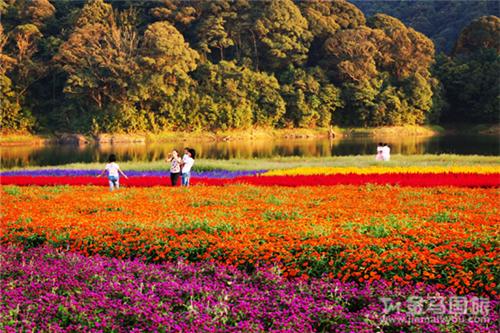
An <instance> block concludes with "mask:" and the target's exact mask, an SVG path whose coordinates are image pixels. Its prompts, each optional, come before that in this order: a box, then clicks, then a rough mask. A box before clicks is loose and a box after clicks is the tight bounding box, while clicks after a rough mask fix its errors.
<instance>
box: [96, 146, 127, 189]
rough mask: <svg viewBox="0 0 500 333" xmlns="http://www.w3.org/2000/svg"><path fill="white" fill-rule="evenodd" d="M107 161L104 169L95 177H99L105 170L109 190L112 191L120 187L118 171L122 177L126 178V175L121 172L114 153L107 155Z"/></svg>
mask: <svg viewBox="0 0 500 333" xmlns="http://www.w3.org/2000/svg"><path fill="white" fill-rule="evenodd" d="M108 161H109V163H108V164H106V167H105V168H104V170H102V172H101V174H100V175H99V176H97V177H101V176H103V175H104V174H105V173H106V172H107V173H108V180H109V190H110V191H113V189H119V188H120V175H119V174H120V173H121V174H122V176H123V177H125V179H128V177H127V175H126V174H124V173H123V171H122V170H121V169H120V166H119V165H118V164H117V163H116V156H115V154H111V155H109V159H108Z"/></svg>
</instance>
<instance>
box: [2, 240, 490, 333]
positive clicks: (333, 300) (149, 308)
mask: <svg viewBox="0 0 500 333" xmlns="http://www.w3.org/2000/svg"><path fill="white" fill-rule="evenodd" d="M0 258H1V260H2V265H1V266H0V288H1V289H0V290H2V298H1V302H0V317H1V318H2V321H1V322H0V328H1V329H2V331H4V332H18V331H32V330H35V331H54V332H100V331H116V332H145V331H148V332H149V331H151V332H153V331H154V332H157V331H167V332H315V331H327V332H353V331H354V332H361V331H362V332H379V331H380V327H384V331H385V330H386V329H387V331H408V329H409V328H410V327H411V328H412V330H415V331H423V332H443V331H460V332H492V331H496V330H497V329H498V327H497V326H496V325H497V322H498V319H499V315H498V312H497V311H496V310H495V309H497V307H498V300H490V304H489V305H490V308H491V310H490V312H489V314H488V315H487V316H486V317H484V319H488V321H485V322H476V323H475V322H473V321H464V322H460V323H457V324H456V323H453V322H452V321H450V322H445V323H434V322H427V323H426V322H425V321H423V323H411V324H408V323H407V321H406V320H407V319H408V313H407V312H403V311H399V312H398V311H395V312H392V313H391V312H389V313H385V310H386V309H385V306H384V303H383V302H381V301H380V297H385V298H390V299H392V300H394V301H401V302H402V304H405V303H404V300H405V299H406V298H407V297H408V296H418V295H436V293H437V289H436V288H435V287H433V286H429V285H424V284H418V285H413V286H411V285H408V286H404V287H398V286H394V285H391V284H389V283H387V282H384V281H379V282H374V283H371V284H361V285H359V284H355V283H342V282H340V281H338V280H331V279H326V278H321V279H311V280H310V281H308V282H307V283H306V282H303V281H299V280H285V279H284V278H282V277H281V276H279V275H276V274H274V273H272V272H271V270H269V269H264V268H260V269H258V270H257V271H256V272H254V273H253V274H251V275H249V274H246V273H244V272H241V271H239V270H237V269H236V268H234V267H231V266H222V265H217V264H212V263H199V264H187V263H185V262H182V261H179V262H177V263H164V264H146V263H144V262H142V261H140V260H120V259H113V258H105V257H101V256H92V257H84V256H81V255H78V254H73V253H67V252H60V251H58V250H54V249H53V248H49V247H38V248H32V249H29V250H26V251H23V250H22V249H21V248H17V247H9V246H3V245H2V246H0ZM440 295H442V296H445V297H448V296H452V295H448V294H447V293H443V292H441V294H440ZM473 296H474V295H466V296H465V297H466V298H467V300H469V301H472V300H473V299H474V298H473ZM431 316H432V315H431ZM384 320H385V321H384ZM495 327H496V328H495Z"/></svg>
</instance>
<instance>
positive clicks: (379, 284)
mask: <svg viewBox="0 0 500 333" xmlns="http://www.w3.org/2000/svg"><path fill="white" fill-rule="evenodd" d="M420 171H421V172H419V171H418V170H417V169H415V168H411V167H406V168H397V169H396V168H380V167H379V168H309V169H304V168H300V169H299V168H297V169H285V170H269V171H266V170H256V171H222V170H214V171H204V172H200V173H198V174H194V175H193V184H194V185H197V186H192V187H190V188H181V187H176V188H172V187H170V186H158V185H168V184H169V182H170V180H169V178H168V173H165V172H162V171H137V172H135V171H128V172H127V174H128V175H129V176H130V179H129V180H126V179H121V182H122V183H123V184H124V185H125V186H126V187H128V188H124V189H122V190H120V191H117V192H109V190H108V189H107V188H106V187H104V186H107V183H106V179H102V178H96V177H95V176H94V175H95V174H96V173H97V172H98V171H96V170H64V169H50V170H49V169H42V170H20V171H9V172H2V173H1V174H0V177H1V183H2V185H1V187H0V191H1V197H2V205H1V210H0V217H1V219H0V259H1V261H2V262H3V263H5V264H3V265H2V266H1V268H0V276H1V278H0V279H1V281H0V283H1V288H2V290H4V293H3V294H2V296H1V297H2V298H1V300H2V302H1V303H0V318H2V320H1V323H0V329H1V330H3V331H6V332H17V331H22V330H25V331H28V330H29V331H30V330H32V329H35V330H41V331H82V332H83V331H95V332H100V331H115V332H131V331H137V332H140V331H164V332H210V331H213V332H231V331H234V332H242V331H245V332H264V331H265V332H268V331H276V332H278V331H279V332H284V331H286V332H309V331H320V332H386V331H387V332H393V331H395V332H400V331H404V332H491V331H495V330H496V328H498V327H497V325H498V292H499V287H498V285H497V282H498V280H499V277H500V276H499V275H500V274H499V268H498V267H500V266H499V259H500V251H499V249H498V225H499V223H500V217H499V214H498V209H499V206H498V197H499V194H500V193H499V185H500V181H499V178H500V177H499V176H500V173H499V172H498V169H496V168H494V167H480V166H468V167H454V168H448V169H444V168H440V167H423V168H421V169H420ZM89 184H90V186H89ZM19 185H63V186H19ZM68 185H81V186H68ZM94 185H99V186H94ZM208 185H217V186H208ZM419 295H420V296H429V295H432V297H435V296H436V295H437V296H439V297H449V298H450V299H454V297H461V298H460V299H462V300H466V302H469V304H475V303H474V302H476V301H477V300H483V301H484V300H487V301H488V303H487V305H488V309H489V310H488V312H487V314H486V316H483V317H480V319H483V321H481V322H478V321H477V320H476V321H474V320H470V318H469V317H467V318H463V317H461V319H460V320H455V321H451V320H449V319H450V318H451V317H450V316H451V315H452V314H453V313H452V312H453V311H452V310H453V309H451V308H450V309H449V313H448V312H446V311H445V312H444V314H440V315H439V316H438V315H436V313H430V312H428V313H427V317H429V316H430V317H432V318H434V319H432V322H428V321H427V322H415V321H411V320H410V319H412V318H413V319H415V314H414V313H412V312H411V311H410V310H408V309H412V308H411V307H410V306H411V304H409V303H408V302H409V301H408V299H410V298H412V297H418V296H419ZM381 298H382V299H388V298H390V299H394V300H399V301H401V302H402V303H401V304H403V305H402V306H403V307H405V306H406V307H407V309H406V310H402V311H393V312H390V311H389V312H387V313H386V312H385V310H387V308H384V306H385V305H384V303H383V302H381V301H380V299H381ZM447 300H448V298H447ZM474 309H477V306H476V307H475V308H474ZM447 311H448V310H447ZM443 315H444V316H445V317H446V318H445V319H443ZM483 315H484V313H483ZM416 318H417V319H418V318H419V316H416ZM476 319H477V318H476ZM486 319H487V320H486Z"/></svg>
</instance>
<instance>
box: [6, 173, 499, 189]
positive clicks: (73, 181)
mask: <svg viewBox="0 0 500 333" xmlns="http://www.w3.org/2000/svg"><path fill="white" fill-rule="evenodd" d="M130 176H131V177H130V178H129V179H124V178H122V179H121V180H120V182H121V185H124V186H131V187H151V186H169V185H170V178H169V177H166V176H141V177H138V176H137V177H134V176H132V175H130ZM0 183H1V184H3V185H20V186H26V185H40V186H45V185H48V186H49V185H97V186H99V185H100V186H107V185H108V184H107V181H106V179H103V178H97V177H93V176H72V177H60V176H1V177H0ZM191 184H193V185H213V186H223V185H230V184H251V185H257V186H291V187H297V186H332V185H340V184H345V185H364V184H380V185H399V186H413V187H434V186H457V187H499V186H500V173H490V174H471V173H463V174H460V173H443V174H435V173H429V174H426V173H403V174H391V173H385V174H330V175H291V176H271V175H266V176H258V175H252V176H247V175H245V176H241V175H240V176H232V177H229V176H227V177H206V176H202V175H194V176H192V180H191Z"/></svg>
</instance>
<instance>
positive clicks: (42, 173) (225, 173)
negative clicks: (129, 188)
mask: <svg viewBox="0 0 500 333" xmlns="http://www.w3.org/2000/svg"><path fill="white" fill-rule="evenodd" d="M101 171H102V170H78V169H35V170H12V171H2V172H0V177H7V176H8V177H10V176H18V177H19V176H27V177H85V176H90V177H91V176H97V175H99V174H100V173H101ZM264 172H266V170H236V171H229V170H209V171H193V172H192V177H195V178H223V179H225V178H235V177H241V176H254V175H258V174H262V173H264ZM126 174H127V175H128V176H129V177H169V176H170V172H169V171H168V170H141V171H137V170H127V171H126Z"/></svg>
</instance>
